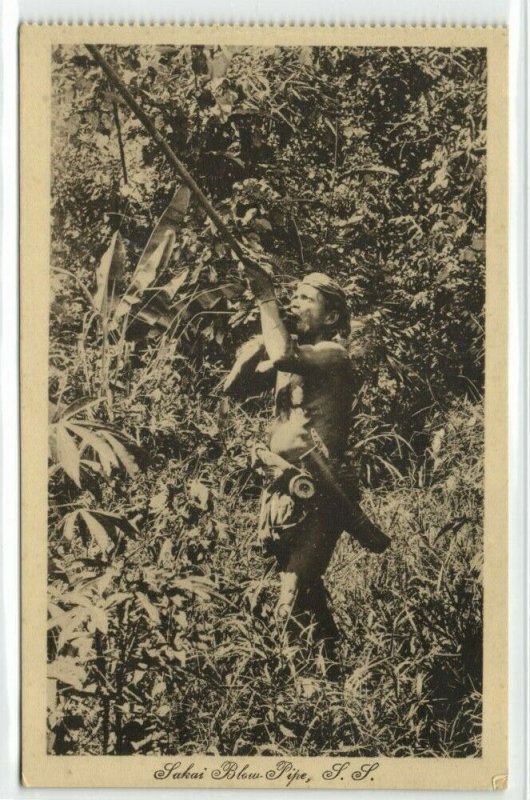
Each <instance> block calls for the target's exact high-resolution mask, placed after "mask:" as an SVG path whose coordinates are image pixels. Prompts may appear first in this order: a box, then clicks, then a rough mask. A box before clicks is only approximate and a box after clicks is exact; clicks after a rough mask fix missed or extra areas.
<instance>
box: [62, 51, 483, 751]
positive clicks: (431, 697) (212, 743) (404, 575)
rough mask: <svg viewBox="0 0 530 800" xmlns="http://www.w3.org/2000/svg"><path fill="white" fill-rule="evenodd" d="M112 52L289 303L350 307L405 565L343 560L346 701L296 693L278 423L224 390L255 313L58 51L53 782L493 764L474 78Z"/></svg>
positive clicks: (368, 422) (411, 57)
mask: <svg viewBox="0 0 530 800" xmlns="http://www.w3.org/2000/svg"><path fill="white" fill-rule="evenodd" d="M102 52H103V53H104V54H105V56H106V57H107V58H108V59H109V61H110V62H111V63H112V64H114V65H116V67H117V69H118V71H119V73H120V75H121V76H122V77H123V79H124V80H125V82H126V83H127V85H128V86H129V88H130V89H131V91H132V92H133V94H134V96H135V98H136V99H137V100H138V102H140V103H141V105H142V106H143V108H144V109H145V110H146V111H148V113H149V114H150V115H151V117H152V119H153V121H154V122H155V124H156V125H157V127H158V129H159V130H160V131H161V132H162V133H163V135H164V136H165V137H166V139H167V141H168V143H169V144H170V146H171V147H172V148H173V150H174V151H175V153H176V154H177V155H178V157H179V158H181V160H182V161H183V162H184V163H185V165H186V166H187V167H188V168H189V170H190V172H191V173H192V174H193V175H194V177H195V178H196V180H197V181H198V183H199V184H200V185H201V187H202V188H203V189H204V191H205V192H206V193H207V195H208V196H209V197H210V198H211V199H212V202H213V204H214V205H215V207H216V208H217V209H218V211H219V212H220V213H221V214H222V215H223V217H224V219H225V221H226V224H227V225H228V226H229V227H230V229H231V230H233V232H234V233H235V235H236V236H237V237H238V238H239V239H241V240H242V241H243V242H244V243H245V244H246V245H247V246H248V247H251V248H253V249H255V250H256V251H260V252H264V253H266V254H268V255H269V257H270V258H271V260H272V262H273V264H274V271H275V282H276V285H277V287H278V290H279V294H280V297H281V298H282V299H286V298H287V296H288V293H289V288H290V286H291V285H292V282H293V280H294V279H295V278H296V277H298V276H300V275H302V274H303V273H304V272H306V271H308V270H309V269H312V270H320V271H324V272H327V273H329V274H331V275H333V276H335V277H337V278H338V279H339V280H340V281H341V283H342V285H343V286H344V287H345V289H346V291H347V293H348V298H349V302H350V307H351V311H352V318H353V321H354V324H353V329H352V336H351V340H350V342H349V347H350V351H351V354H352V358H353V359H354V362H355V365H356V369H357V374H358V376H359V386H360V388H359V392H358V395H357V398H356V403H355V409H354V411H355V419H354V426H353V431H352V436H351V441H350V458H351V463H352V468H354V469H356V470H357V472H358V474H359V476H360V480H361V482H362V485H363V487H364V504H365V507H366V508H367V509H369V510H370V513H371V514H372V516H373V517H374V519H376V520H377V521H378V522H379V524H380V525H381V527H383V529H384V530H386V531H388V532H389V534H390V535H391V536H392V537H393V545H392V547H391V548H390V550H389V551H388V553H387V554H385V555H384V556H380V557H377V556H373V555H370V554H367V553H366V552H365V551H362V550H361V549H360V548H358V546H357V545H355V544H353V543H352V541H351V540H350V539H347V540H346V539H345V540H341V542H340V545H339V547H338V548H337V551H336V554H335V556H334V560H333V562H332V565H331V567H330V569H329V571H328V586H329V590H330V592H331V594H332V598H333V605H334V608H335V609H336V612H337V616H338V619H339V622H340V625H341V628H342V630H343V631H344V634H345V635H344V641H343V644H342V649H341V656H340V657H341V667H342V670H343V674H344V675H345V680H344V682H343V683H341V684H337V685H335V684H329V683H327V682H326V681H324V680H322V679H315V678H314V676H313V677H311V679H310V680H309V679H308V680H305V677H304V675H305V673H304V670H302V673H303V674H298V675H296V674H295V675H293V672H292V669H291V668H290V666H289V663H287V662H288V659H287V661H286V656H285V653H282V652H281V651H280V650H279V648H278V646H277V637H276V636H275V634H274V626H273V624H272V622H271V610H270V609H271V593H272V592H273V579H272V577H271V576H268V575H266V574H265V568H264V564H263V561H262V559H261V557H260V556H259V554H258V553H257V552H256V551H255V549H254V544H253V543H254V525H255V518H256V509H257V503H258V497H259V491H260V486H259V479H258V478H257V477H256V476H255V475H254V473H253V472H252V470H251V468H250V465H249V457H248V451H249V445H251V444H252V442H253V441H255V440H256V439H257V438H260V437H263V435H264V428H265V425H266V420H267V416H268V414H269V413H270V412H269V409H270V397H269V396H267V395H266V394H259V393H258V394H257V396H256V397H254V398H252V399H251V400H249V401H247V402H246V403H234V402H229V401H228V400H227V399H226V398H223V397H222V395H221V393H220V389H219V385H220V382H221V381H222V378H223V376H224V374H225V373H226V370H227V369H228V368H229V366H230V365H231V363H232V361H233V358H234V354H235V350H236V348H237V346H238V345H239V344H241V343H242V342H243V341H244V340H245V339H246V338H248V337H249V336H250V335H252V334H253V333H255V332H256V329H257V328H256V326H257V316H256V311H255V308H254V305H253V302H252V298H251V297H250V295H249V293H248V292H247V291H246V290H245V287H244V283H243V282H242V280H241V274H240V272H239V269H238V266H237V264H236V263H235V261H234V259H233V257H232V256H231V254H230V252H229V250H228V248H227V246H226V244H225V243H224V242H223V241H222V239H221V238H220V237H219V235H218V233H217V232H216V231H215V229H214V228H213V226H212V225H211V223H210V222H209V220H208V219H207V218H206V216H205V214H204V212H203V211H202V210H201V209H200V208H199V207H198V206H197V204H196V203H195V202H194V199H193V197H191V198H190V197H189V196H188V195H187V194H186V192H183V191H182V190H181V189H180V191H179V184H178V182H177V181H176V179H175V175H174V174H172V172H171V169H170V168H169V166H168V164H167V163H166V161H165V160H164V157H163V156H162V155H161V154H160V152H159V151H158V149H157V147H156V145H154V143H153V142H152V141H151V139H150V138H149V137H148V136H147V134H146V133H145V132H144V130H143V128H142V127H141V125H140V124H139V123H138V121H137V120H135V119H134V117H133V116H132V115H131V114H130V112H129V111H128V109H127V107H126V106H125V105H124V104H123V103H122V101H121V98H120V97H119V96H118V95H117V94H116V92H115V91H114V90H112V88H111V87H110V86H109V84H108V82H107V81H106V79H105V78H104V77H103V75H102V73H101V71H100V70H99V68H98V67H97V66H96V65H95V64H94V63H93V62H92V60H91V58H90V56H89V54H88V53H87V52H86V51H83V49H82V48H80V47H79V48H78V47H57V48H55V49H54V51H53V81H52V90H53V103H54V117H53V126H52V253H51V260H52V263H51V285H52V302H51V311H50V342H51V343H50V369H49V377H50V482H49V487H50V514H49V522H50V524H49V599H50V605H49V608H50V611H49V637H48V643H49V659H50V664H49V673H48V674H49V684H50V697H49V734H50V741H49V749H50V752H53V753H57V754H66V753H109V754H110V753H114V754H127V753H133V752H138V753H172V752H180V753H194V752H210V753H221V754H234V755H237V754H240V755H243V754H256V753H259V754H264V755H266V754H271V755H272V754H280V753H291V754H313V753H322V754H324V753H330V754H331V753H334V754H347V755H352V756H353V755H377V754H379V755H394V756H400V755H402V756H405V755H415V754H416V755H420V754H421V755H451V756H466V755H479V754H480V727H481V725H480V720H481V710H480V695H481V680H482V666H481V647H482V645H481V631H482V624H481V620H482V596H481V558H482V556H481V553H482V550H481V547H482V455H483V442H482V409H481V399H482V395H483V374H484V276H485V214H486V197H485V169H486V56H485V51H483V50H480V49H473V50H464V49H444V48H436V49H434V48H343V49H341V48H318V47H315V48H270V49H265V48H260V49H257V48H252V47H236V48H224V47H215V48H210V47H202V46H194V47H174V46H157V47H154V46H153V47H146V46H142V47H126V48H125V47H104V48H102ZM168 220H169V221H168ZM150 237H151V239H150ZM148 242H149V244H148ZM146 245H147V247H146ZM309 672H310V670H309V665H308V674H309Z"/></svg>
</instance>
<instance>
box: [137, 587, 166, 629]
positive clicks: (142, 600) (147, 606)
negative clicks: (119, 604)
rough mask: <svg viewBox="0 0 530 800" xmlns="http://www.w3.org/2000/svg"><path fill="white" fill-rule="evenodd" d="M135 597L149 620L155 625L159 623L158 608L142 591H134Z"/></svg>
mask: <svg viewBox="0 0 530 800" xmlns="http://www.w3.org/2000/svg"><path fill="white" fill-rule="evenodd" d="M135 597H136V599H137V600H138V603H139V604H140V606H141V608H143V609H144V611H146V612H147V616H148V617H149V619H150V620H151V622H155V623H156V624H157V625H160V613H159V611H158V608H157V607H156V606H154V605H153V604H152V603H151V601H150V600H149V598H148V597H147V595H145V594H144V593H143V592H136V594H135Z"/></svg>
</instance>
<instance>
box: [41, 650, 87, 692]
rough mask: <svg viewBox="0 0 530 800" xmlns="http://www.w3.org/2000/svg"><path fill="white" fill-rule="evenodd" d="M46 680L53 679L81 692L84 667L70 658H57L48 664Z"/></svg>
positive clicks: (84, 679)
mask: <svg viewBox="0 0 530 800" xmlns="http://www.w3.org/2000/svg"><path fill="white" fill-rule="evenodd" d="M48 678H55V679H56V680H58V681H61V682H62V683H66V684H68V685H69V686H73V687H74V689H78V690H79V691H81V690H82V689H83V685H84V683H85V681H86V678H87V674H86V670H85V669H84V667H82V666H81V664H78V663H77V661H75V659H73V658H71V657H70V656H59V657H58V658H56V659H55V661H52V663H51V664H48Z"/></svg>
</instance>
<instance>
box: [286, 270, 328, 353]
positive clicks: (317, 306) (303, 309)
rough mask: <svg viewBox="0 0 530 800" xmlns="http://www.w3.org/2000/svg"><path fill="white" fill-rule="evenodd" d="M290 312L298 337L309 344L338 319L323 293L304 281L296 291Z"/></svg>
mask: <svg viewBox="0 0 530 800" xmlns="http://www.w3.org/2000/svg"><path fill="white" fill-rule="evenodd" d="M290 310H291V313H292V315H293V316H294V318H295V322H296V332H297V334H298V336H299V337H300V338H301V339H303V340H304V341H307V342H312V341H315V340H316V339H318V338H319V337H320V336H321V335H322V334H323V332H324V330H325V328H326V326H327V325H330V324H332V323H333V322H334V321H335V317H336V312H334V311H331V312H330V311H329V310H328V309H327V307H326V301H325V298H324V295H323V294H322V292H320V291H319V290H318V289H316V288H315V287H314V286H311V285H310V284H308V283H304V282H303V281H302V282H301V283H299V284H298V286H297V287H296V289H295V292H294V295H293V297H292V300H291V308H290Z"/></svg>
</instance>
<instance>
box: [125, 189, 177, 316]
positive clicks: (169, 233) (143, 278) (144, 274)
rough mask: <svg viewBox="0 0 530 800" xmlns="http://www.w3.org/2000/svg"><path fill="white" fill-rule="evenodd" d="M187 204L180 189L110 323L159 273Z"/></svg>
mask: <svg viewBox="0 0 530 800" xmlns="http://www.w3.org/2000/svg"><path fill="white" fill-rule="evenodd" d="M189 200H190V190H189V189H188V187H187V186H180V187H179V188H178V189H177V190H176V192H175V194H174V195H173V197H172V199H171V202H170V203H169V205H168V207H167V208H166V210H165V211H164V213H163V214H162V216H161V217H160V219H159V220H158V223H157V224H156V226H155V228H154V230H153V232H152V234H151V236H150V238H149V241H148V242H147V245H146V247H145V250H144V251H143V253H142V255H141V256H140V260H139V261H138V265H137V267H136V269H135V271H134V275H133V277H132V280H131V285H130V287H129V289H128V290H127V292H126V294H125V295H124V297H123V298H122V300H121V301H120V303H119V305H118V307H117V309H116V312H115V315H114V322H117V321H119V320H120V319H121V318H122V317H124V316H125V315H126V314H127V313H128V312H129V310H130V309H131V308H132V307H133V306H134V305H135V304H136V303H138V302H139V300H140V299H141V297H142V295H143V292H144V291H145V289H147V288H148V287H149V286H151V284H152V283H153V281H154V280H155V278H156V277H157V276H158V275H160V274H161V273H162V272H163V270H164V268H165V267H166V265H167V263H168V261H169V258H170V256H171V253H172V250H173V247H174V245H175V241H176V234H177V230H179V228H180V227H181V225H182V221H183V219H184V216H185V214H186V211H187V209H188V205H189Z"/></svg>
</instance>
